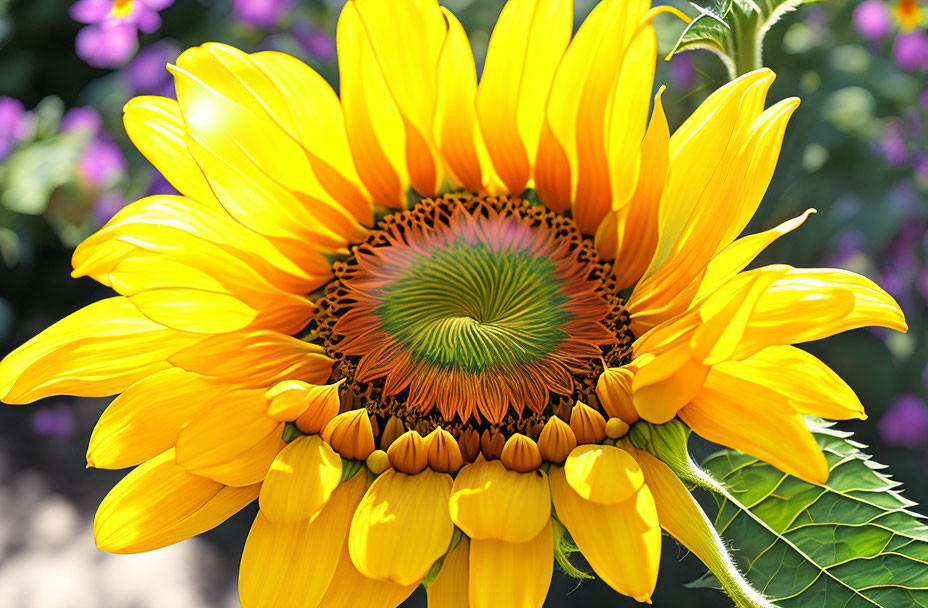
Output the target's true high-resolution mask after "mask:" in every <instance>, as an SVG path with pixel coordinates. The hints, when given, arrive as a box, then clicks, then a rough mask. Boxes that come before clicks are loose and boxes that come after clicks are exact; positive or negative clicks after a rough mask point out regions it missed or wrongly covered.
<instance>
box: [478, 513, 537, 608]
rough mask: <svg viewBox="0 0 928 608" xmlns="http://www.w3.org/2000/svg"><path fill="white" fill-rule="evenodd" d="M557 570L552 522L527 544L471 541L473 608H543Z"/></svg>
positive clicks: (500, 541)
mask: <svg viewBox="0 0 928 608" xmlns="http://www.w3.org/2000/svg"><path fill="white" fill-rule="evenodd" d="M553 570H554V535H553V534H552V531H551V521H550V520H548V522H547V523H546V524H545V526H544V528H543V529H542V530H541V532H539V533H538V535H537V536H535V538H533V539H531V540H529V541H527V542H524V543H511V542H506V541H502V540H489V539H487V540H476V539H474V540H471V543H470V563H469V571H470V580H469V581H468V596H469V598H470V608H498V607H500V606H505V607H506V608H541V606H542V605H543V604H544V602H545V596H546V595H547V594H548V587H549V586H550V584H551V574H552V571H553Z"/></svg>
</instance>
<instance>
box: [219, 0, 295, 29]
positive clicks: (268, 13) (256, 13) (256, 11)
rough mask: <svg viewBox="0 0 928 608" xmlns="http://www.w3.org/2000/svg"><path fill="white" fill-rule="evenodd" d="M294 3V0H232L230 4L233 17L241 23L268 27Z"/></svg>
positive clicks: (281, 16)
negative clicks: (233, 12)
mask: <svg viewBox="0 0 928 608" xmlns="http://www.w3.org/2000/svg"><path fill="white" fill-rule="evenodd" d="M294 4H295V3H294V0H234V1H233V4H232V6H233V10H234V11H235V18H236V19H238V20H239V21H241V22H242V23H247V24H248V25H252V26H254V27H260V28H265V29H270V28H273V27H274V26H276V25H277V22H278V21H280V20H281V19H282V18H283V16H284V15H286V14H287V11H289V10H290V9H292V8H293V5H294Z"/></svg>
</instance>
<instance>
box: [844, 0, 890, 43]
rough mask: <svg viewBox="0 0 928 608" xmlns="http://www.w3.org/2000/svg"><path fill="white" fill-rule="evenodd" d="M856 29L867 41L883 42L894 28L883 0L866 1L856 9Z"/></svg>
mask: <svg viewBox="0 0 928 608" xmlns="http://www.w3.org/2000/svg"><path fill="white" fill-rule="evenodd" d="M853 18H854V27H856V28H857V31H858V32H860V35H861V37H863V38H864V39H866V40H882V39H883V38H885V37H886V35H887V34H889V30H890V28H891V27H892V20H891V19H890V15H889V11H888V10H887V9H886V5H884V4H883V2H882V0H865V1H864V2H861V3H860V4H858V5H857V8H855V9H854V17H853Z"/></svg>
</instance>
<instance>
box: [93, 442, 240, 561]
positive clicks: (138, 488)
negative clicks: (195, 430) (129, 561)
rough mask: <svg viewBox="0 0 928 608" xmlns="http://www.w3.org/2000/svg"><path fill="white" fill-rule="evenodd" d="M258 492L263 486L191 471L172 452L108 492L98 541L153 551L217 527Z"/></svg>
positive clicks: (111, 547) (98, 520)
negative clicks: (229, 483) (234, 482)
mask: <svg viewBox="0 0 928 608" xmlns="http://www.w3.org/2000/svg"><path fill="white" fill-rule="evenodd" d="M257 495H258V486H251V487H245V488H229V487H226V486H223V485H222V484H220V483H217V482H215V481H213V480H211V479H206V478H203V477H198V476H196V475H191V474H189V473H187V472H186V471H184V470H183V469H181V468H180V467H178V466H177V465H176V464H174V450H173V449H172V450H167V451H166V452H164V453H163V454H161V455H159V456H156V457H155V458H153V459H151V460H149V461H148V462H146V463H145V464H143V465H141V466H140V467H138V468H137V469H135V470H134V471H132V472H131V473H129V474H128V475H126V477H125V478H123V480H122V481H120V482H119V483H118V484H116V487H114V488H113V489H112V490H111V491H110V493H109V494H107V495H106V498H104V499H103V502H102V503H100V508H99V509H97V515H96V517H95V518H94V522H93V535H94V539H96V542H97V546H98V547H99V548H100V549H102V550H103V551H107V552H109V553H140V552H142V551H151V550H153V549H158V548H160V547H164V546H167V545H170V544H173V543H176V542H179V541H181V540H184V539H187V538H190V537H191V536H195V535H197V534H200V533H202V532H205V531H207V530H210V529H212V528H215V527H216V526H218V525H219V524H221V523H222V522H224V521H225V520H226V519H228V518H229V517H231V516H232V515H234V514H235V513H237V512H238V511H239V510H241V509H242V508H243V507H245V505H247V504H248V503H250V502H251V501H253V500H254V499H255V497H257Z"/></svg>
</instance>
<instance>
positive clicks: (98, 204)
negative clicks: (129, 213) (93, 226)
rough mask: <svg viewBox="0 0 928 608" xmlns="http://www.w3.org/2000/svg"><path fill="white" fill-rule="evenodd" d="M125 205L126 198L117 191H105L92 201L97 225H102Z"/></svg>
mask: <svg viewBox="0 0 928 608" xmlns="http://www.w3.org/2000/svg"><path fill="white" fill-rule="evenodd" d="M125 206H126V199H125V198H124V197H123V196H122V194H120V193H119V192H105V193H103V194H101V195H100V196H98V197H97V199H96V200H95V201H94V202H93V215H94V218H95V219H96V220H97V225H98V226H103V225H104V224H106V223H107V222H108V221H110V219H111V218H112V217H113V216H114V215H116V214H117V213H118V212H119V210H120V209H122V208H123V207H125Z"/></svg>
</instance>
